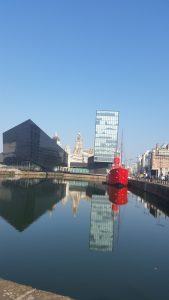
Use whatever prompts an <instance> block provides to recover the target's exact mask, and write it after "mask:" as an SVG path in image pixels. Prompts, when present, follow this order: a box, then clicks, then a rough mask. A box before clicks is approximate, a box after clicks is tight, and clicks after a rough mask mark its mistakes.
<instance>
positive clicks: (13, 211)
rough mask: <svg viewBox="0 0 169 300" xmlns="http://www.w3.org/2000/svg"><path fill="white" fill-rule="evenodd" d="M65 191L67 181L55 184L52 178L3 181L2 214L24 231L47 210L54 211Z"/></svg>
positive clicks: (0, 198)
mask: <svg viewBox="0 0 169 300" xmlns="http://www.w3.org/2000/svg"><path fill="white" fill-rule="evenodd" d="M65 192H66V184H65V183H62V184H58V183H56V184H53V183H52V181H50V180H47V181H46V180H38V181H37V180H35V181H34V180H31V181H28V180H18V181H4V182H1V186H0V216H1V217H2V218H4V219H5V220H6V221H7V222H8V223H10V224H11V225H12V226H13V227H15V228H16V229H17V230H18V231H23V230H25V229H26V228H27V227H28V226H30V225H31V224H32V223H33V222H34V221H35V220H37V219H38V218H39V217H40V216H41V215H43V214H44V213H45V212H47V211H50V212H52V210H53V209H55V207H56V204H57V203H58V202H59V201H60V200H61V199H62V198H64V196H65Z"/></svg>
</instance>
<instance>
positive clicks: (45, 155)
mask: <svg viewBox="0 0 169 300" xmlns="http://www.w3.org/2000/svg"><path fill="white" fill-rule="evenodd" d="M67 159H68V155H67V153H66V152H65V151H64V150H63V149H62V148H61V147H60V146H59V145H58V144H57V143H56V142H55V141H54V140H53V139H52V138H50V137H49V136H48V135H47V134H46V133H45V132H44V131H42V130H41V129H40V128H39V127H38V126H37V125H36V124H35V123H34V122H33V121H32V120H30V119H29V120H27V121H25V122H23V123H21V124H19V125H17V126H15V127H13V128H12V129H10V130H8V131H6V132H4V133H3V163H4V164H6V165H10V166H16V167H17V168H19V169H29V170H46V171H54V170H55V168H56V167H58V166H59V167H64V166H65V167H67Z"/></svg>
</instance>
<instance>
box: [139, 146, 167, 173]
mask: <svg viewBox="0 0 169 300" xmlns="http://www.w3.org/2000/svg"><path fill="white" fill-rule="evenodd" d="M140 158H141V159H140V160H139V162H138V171H139V173H142V174H147V175H153V176H160V175H163V176H166V175H169V144H163V145H161V146H160V145H159V144H156V146H155V147H154V148H153V149H152V150H151V151H149V150H148V151H146V152H145V153H143V154H142V155H141V156H140Z"/></svg>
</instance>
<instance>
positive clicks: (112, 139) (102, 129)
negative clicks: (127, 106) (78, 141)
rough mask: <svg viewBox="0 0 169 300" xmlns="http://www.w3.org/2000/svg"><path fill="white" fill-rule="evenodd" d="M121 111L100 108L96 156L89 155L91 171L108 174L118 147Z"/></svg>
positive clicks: (96, 132)
mask: <svg viewBox="0 0 169 300" xmlns="http://www.w3.org/2000/svg"><path fill="white" fill-rule="evenodd" d="M118 129H119V112H114V111H110V110H98V111H97V112H96V127H95V140H94V156H92V157H89V159H88V166H89V170H90V172H91V173H95V174H107V172H108V170H109V169H110V168H111V166H112V163H113V160H114V156H115V154H116V153H117V148H118Z"/></svg>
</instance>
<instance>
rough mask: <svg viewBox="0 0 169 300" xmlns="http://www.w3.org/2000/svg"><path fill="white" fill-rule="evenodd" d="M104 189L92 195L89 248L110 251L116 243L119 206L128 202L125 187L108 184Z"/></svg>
mask: <svg viewBox="0 0 169 300" xmlns="http://www.w3.org/2000/svg"><path fill="white" fill-rule="evenodd" d="M106 190H107V192H106ZM106 190H105V191H104V193H105V194H104V195H96V194H95V195H92V206H91V223H90V243H89V244H90V245H89V248H90V250H95V251H112V250H113V248H114V247H115V245H116V244H117V240H118V231H119V216H118V215H119V211H120V206H121V205H124V204H127V202H128V199H127V188H121V189H117V188H115V187H111V186H108V187H107V189H106ZM111 203H112V204H111Z"/></svg>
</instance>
